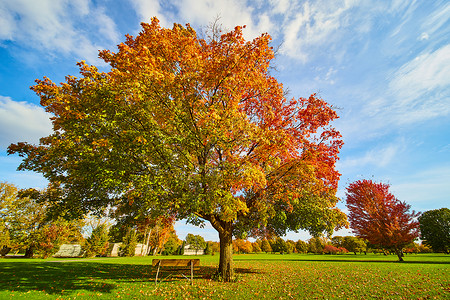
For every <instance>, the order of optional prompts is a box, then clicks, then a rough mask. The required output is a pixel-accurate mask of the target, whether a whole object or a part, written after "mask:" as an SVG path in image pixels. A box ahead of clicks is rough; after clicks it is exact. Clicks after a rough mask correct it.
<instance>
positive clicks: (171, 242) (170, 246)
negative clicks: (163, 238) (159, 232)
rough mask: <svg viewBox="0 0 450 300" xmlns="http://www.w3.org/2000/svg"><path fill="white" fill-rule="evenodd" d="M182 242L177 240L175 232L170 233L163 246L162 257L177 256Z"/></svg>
mask: <svg viewBox="0 0 450 300" xmlns="http://www.w3.org/2000/svg"><path fill="white" fill-rule="evenodd" d="M181 244H182V242H181V240H180V239H179V238H178V236H177V234H176V233H175V232H172V233H171V234H170V236H169V239H168V240H167V242H166V243H165V244H164V250H163V252H162V253H163V254H164V255H175V254H178V251H179V248H180V246H181Z"/></svg>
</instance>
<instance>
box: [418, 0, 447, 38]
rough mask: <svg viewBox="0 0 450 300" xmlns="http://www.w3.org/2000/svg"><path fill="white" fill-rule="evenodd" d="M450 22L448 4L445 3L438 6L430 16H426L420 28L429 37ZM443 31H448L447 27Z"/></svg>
mask: <svg viewBox="0 0 450 300" xmlns="http://www.w3.org/2000/svg"><path fill="white" fill-rule="evenodd" d="M449 20H450V3H446V4H444V5H442V6H439V7H438V8H437V9H436V10H435V11H434V12H433V13H432V14H430V15H428V16H427V17H426V18H425V19H424V22H423V24H422V28H423V30H424V31H426V32H427V33H428V34H429V35H434V33H435V32H437V31H438V30H441V29H443V27H444V26H445V25H446V24H448V21H449ZM445 31H447V32H448V31H449V29H448V25H447V29H444V32H445Z"/></svg>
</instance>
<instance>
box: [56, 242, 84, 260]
mask: <svg viewBox="0 0 450 300" xmlns="http://www.w3.org/2000/svg"><path fill="white" fill-rule="evenodd" d="M83 254H84V251H83V250H81V245H78V244H75V245H72V244H62V245H61V246H60V247H59V250H58V252H56V253H55V254H53V257H82V256H83Z"/></svg>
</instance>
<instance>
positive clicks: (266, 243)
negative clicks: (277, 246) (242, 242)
mask: <svg viewBox="0 0 450 300" xmlns="http://www.w3.org/2000/svg"><path fill="white" fill-rule="evenodd" d="M261 250H262V251H263V252H266V253H269V252H272V251H273V250H272V247H271V246H270V243H269V241H268V240H266V239H264V240H262V241H261Z"/></svg>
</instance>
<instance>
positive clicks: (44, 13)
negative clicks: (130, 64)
mask: <svg viewBox="0 0 450 300" xmlns="http://www.w3.org/2000/svg"><path fill="white" fill-rule="evenodd" d="M0 13H1V15H2V18H1V20H2V21H0V22H1V25H2V26H0V28H1V29H0V39H1V40H3V41H10V42H13V43H16V42H17V43H21V44H22V45H23V46H25V45H26V46H27V47H29V48H32V49H34V50H39V51H41V52H42V53H46V54H47V55H60V54H64V55H75V56H76V57H78V58H80V59H86V60H88V61H90V62H94V61H96V58H97V51H98V50H99V49H103V48H105V46H110V44H112V43H114V44H116V43H117V42H118V41H117V39H118V37H119V34H118V32H117V29H116V26H115V23H114V21H113V20H112V19H111V18H110V17H109V16H107V15H106V14H105V12H104V10H103V9H102V8H101V7H94V6H93V4H92V3H91V2H90V1H87V0H77V1H68V0H65V1H52V0H41V1H32V0H31V1H30V0H16V1H1V2H0ZM88 27H90V28H91V29H87V28H88ZM92 28H95V29H96V30H92ZM102 46H103V47H102Z"/></svg>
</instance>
